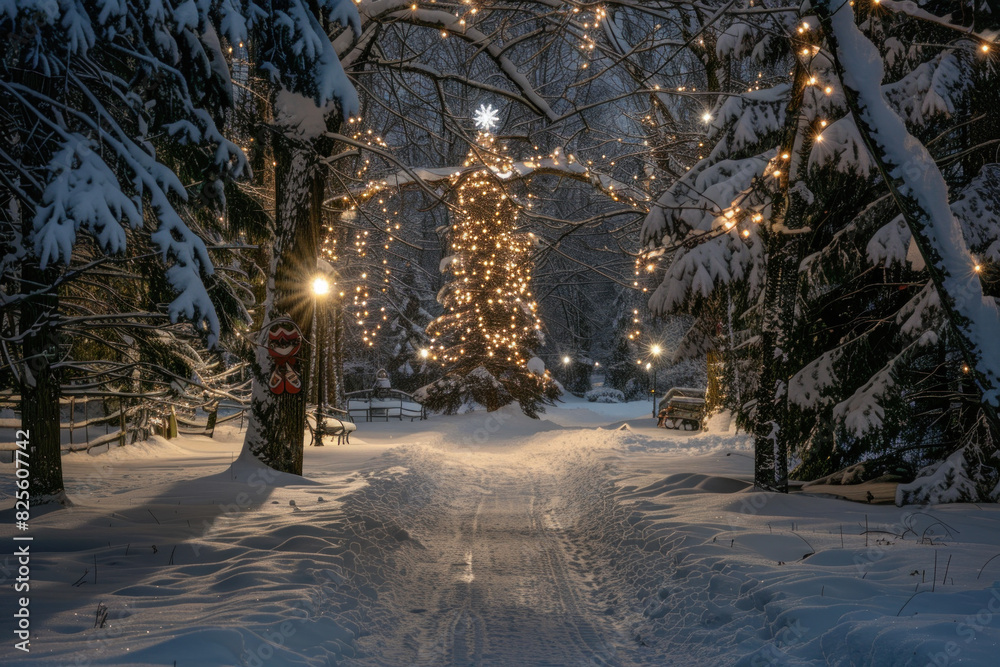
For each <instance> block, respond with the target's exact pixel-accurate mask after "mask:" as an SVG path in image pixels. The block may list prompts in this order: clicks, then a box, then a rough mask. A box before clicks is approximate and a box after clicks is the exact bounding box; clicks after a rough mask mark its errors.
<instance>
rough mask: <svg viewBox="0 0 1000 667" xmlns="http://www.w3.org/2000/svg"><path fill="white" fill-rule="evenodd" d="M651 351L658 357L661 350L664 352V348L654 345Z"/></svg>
mask: <svg viewBox="0 0 1000 667" xmlns="http://www.w3.org/2000/svg"><path fill="white" fill-rule="evenodd" d="M649 351H650V352H652V353H653V356H654V357H657V356H659V355H660V352H662V351H663V350H662V349H660V346H659V345H654V346H653V347H651V348H649Z"/></svg>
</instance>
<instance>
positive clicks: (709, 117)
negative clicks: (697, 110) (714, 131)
mask: <svg viewBox="0 0 1000 667" xmlns="http://www.w3.org/2000/svg"><path fill="white" fill-rule="evenodd" d="M701 119H702V121H704V122H706V123H711V122H712V114H710V113H709V112H707V111H706V112H705V113H703V114H702V115H701Z"/></svg>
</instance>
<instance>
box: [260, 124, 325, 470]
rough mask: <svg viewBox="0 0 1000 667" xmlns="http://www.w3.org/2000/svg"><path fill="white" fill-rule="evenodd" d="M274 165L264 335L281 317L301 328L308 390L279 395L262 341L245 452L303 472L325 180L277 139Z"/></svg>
mask: <svg viewBox="0 0 1000 667" xmlns="http://www.w3.org/2000/svg"><path fill="white" fill-rule="evenodd" d="M274 160H275V162H276V165H275V189H276V197H275V200H276V211H275V240H274V246H273V249H272V251H271V267H270V273H269V275H270V278H269V280H268V285H267V298H266V300H265V303H264V321H263V327H262V337H263V338H265V339H266V336H267V327H268V323H269V322H273V321H274V320H277V319H280V318H283V317H287V318H289V319H291V320H292V321H293V322H295V324H296V325H298V327H299V330H300V331H301V332H302V348H301V349H300V350H299V352H298V354H297V358H298V362H297V363H296V365H295V370H296V372H297V373H298V374H299V376H300V377H301V378H302V383H303V386H302V390H301V391H300V392H298V393H297V394H290V393H287V392H285V393H282V394H273V393H271V391H270V389H269V388H268V379H269V378H270V375H271V371H272V370H273V365H272V359H271V357H270V356H269V354H268V348H267V346H266V340H258V346H257V354H256V359H255V361H254V363H253V391H252V397H251V405H250V421H249V426H248V427H247V436H246V440H245V442H244V453H247V452H249V453H250V454H252V455H253V456H255V457H257V458H258V459H260V460H261V461H262V462H263V463H264V464H266V465H268V466H270V467H271V468H274V469H275V470H279V471H281V472H289V473H293V474H296V475H301V474H302V455H303V436H304V433H305V423H306V400H307V398H308V396H309V386H308V384H309V371H310V368H309V366H310V356H311V354H310V353H311V348H310V345H309V342H308V341H309V340H312V338H313V336H312V324H313V295H312V292H311V283H312V277H313V275H314V274H315V273H316V258H317V256H318V251H319V243H318V241H319V227H320V217H321V206H322V203H323V179H322V176H321V174H320V173H319V172H318V169H317V164H316V161H315V159H314V157H313V154H312V153H311V152H307V151H305V150H303V149H301V148H299V147H298V146H296V145H295V144H293V142H291V141H289V140H287V139H285V138H284V137H280V136H279V137H277V138H276V140H275V150H274Z"/></svg>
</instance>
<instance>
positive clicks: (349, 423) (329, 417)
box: [306, 407, 358, 445]
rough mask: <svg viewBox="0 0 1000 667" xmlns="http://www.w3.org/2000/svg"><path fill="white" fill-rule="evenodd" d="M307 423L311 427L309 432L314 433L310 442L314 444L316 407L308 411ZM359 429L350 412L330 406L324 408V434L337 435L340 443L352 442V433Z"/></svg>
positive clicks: (347, 443)
mask: <svg viewBox="0 0 1000 667" xmlns="http://www.w3.org/2000/svg"><path fill="white" fill-rule="evenodd" d="M306 425H307V426H308V427H309V433H310V434H311V435H312V440H311V442H310V443H309V444H312V443H314V442H316V410H315V408H313V409H312V410H308V411H307V412H306ZM357 430H358V425H357V424H355V423H354V419H352V418H351V415H350V414H349V413H348V412H346V411H344V410H337V409H336V408H330V407H327V408H324V409H323V435H335V436H337V444H338V445H345V444H346V445H349V444H351V434H352V433H354V432H355V431H357Z"/></svg>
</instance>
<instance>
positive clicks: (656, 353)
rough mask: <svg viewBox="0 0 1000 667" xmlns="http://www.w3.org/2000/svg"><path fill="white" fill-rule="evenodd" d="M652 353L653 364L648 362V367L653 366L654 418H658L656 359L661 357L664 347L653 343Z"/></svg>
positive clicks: (650, 349)
mask: <svg viewBox="0 0 1000 667" xmlns="http://www.w3.org/2000/svg"><path fill="white" fill-rule="evenodd" d="M649 351H650V353H651V354H652V355H653V364H646V368H647V369H649V368H652V371H653V418H654V419H655V418H656V363H655V362H656V361H657V360H658V359H659V358H660V352H662V351H663V349H662V348H661V347H660V346H659V345H653V346H652V347H651V348H649Z"/></svg>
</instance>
